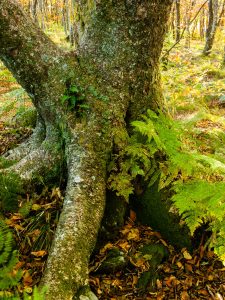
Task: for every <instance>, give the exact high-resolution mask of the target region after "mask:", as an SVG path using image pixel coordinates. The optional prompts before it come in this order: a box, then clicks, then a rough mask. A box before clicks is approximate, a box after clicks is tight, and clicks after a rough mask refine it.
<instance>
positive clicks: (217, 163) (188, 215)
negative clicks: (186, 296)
mask: <svg viewBox="0 0 225 300" xmlns="http://www.w3.org/2000/svg"><path fill="white" fill-rule="evenodd" d="M205 115H206V113H203V114H202V115H201V116H195V118H194V121H195V122H198V121H199V120H200V119H201V118H203V117H205ZM209 117H210V118H212V119H213V117H212V116H209ZM192 121H193V120H192ZM132 126H133V127H134V133H133V134H132V136H131V137H128V138H127V146H126V147H125V149H123V150H122V151H121V152H120V153H119V154H118V155H117V156H115V157H114V160H113V164H112V165H111V168H110V176H109V186H110V188H111V189H113V190H115V191H116V192H117V195H119V196H123V197H124V198H125V199H127V200H128V199H129V195H131V194H132V193H134V183H135V181H136V178H137V177H138V176H139V177H141V178H142V181H144V182H145V185H147V184H148V186H152V185H153V184H154V183H155V182H156V181H157V180H158V181H159V185H158V186H159V189H163V188H167V189H170V190H171V191H172V193H173V196H172V201H173V203H174V205H175V207H176V208H177V209H178V211H179V213H180V215H181V216H182V218H183V219H184V220H185V222H186V224H187V225H188V227H189V229H190V232H191V234H193V233H194V232H195V230H196V228H197V227H199V226H200V225H201V224H202V223H203V222H207V223H209V224H210V230H211V231H212V233H213V238H212V239H211V246H212V247H214V249H215V252H216V253H217V254H218V255H219V257H220V258H221V259H222V260H224V261H225V246H224V245H225V238H224V236H225V221H224V220H225V159H224V156H222V155H220V156H219V155H213V154H209V155H205V154H202V153H199V152H198V151H197V150H196V149H197V145H196V144H195V142H194V139H193V137H192V136H191V135H190V133H189V129H190V128H189V127H188V126H187V124H186V123H185V124H180V123H178V122H176V121H173V120H171V119H170V118H169V117H168V116H166V115H164V114H162V113H159V114H158V115H157V114H156V113H154V112H152V111H150V110H149V111H148V113H147V116H143V118H142V120H138V121H135V122H133V123H132ZM187 129H188V130H187ZM219 137H221V136H219ZM214 141H215V144H217V143H218V144H219V142H218V140H216V138H215V139H214ZM221 157H222V158H221ZM219 158H221V159H219Z"/></svg>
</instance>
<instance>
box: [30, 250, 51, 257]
mask: <svg viewBox="0 0 225 300" xmlns="http://www.w3.org/2000/svg"><path fill="white" fill-rule="evenodd" d="M47 253H48V252H47V251H46V250H40V251H35V252H31V254H32V255H34V256H36V257H43V256H45V255H46V254H47Z"/></svg>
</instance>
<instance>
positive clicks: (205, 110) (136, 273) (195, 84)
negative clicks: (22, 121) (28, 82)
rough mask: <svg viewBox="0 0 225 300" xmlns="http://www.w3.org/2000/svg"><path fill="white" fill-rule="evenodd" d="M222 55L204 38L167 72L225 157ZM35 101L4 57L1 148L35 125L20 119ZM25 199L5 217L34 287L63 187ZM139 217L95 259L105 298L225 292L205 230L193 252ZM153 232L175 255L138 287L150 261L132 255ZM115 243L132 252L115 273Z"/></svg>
mask: <svg viewBox="0 0 225 300" xmlns="http://www.w3.org/2000/svg"><path fill="white" fill-rule="evenodd" d="M220 62H221V51H220V50H217V49H216V50H215V51H213V53H212V54H211V56H210V57H203V56H201V55H200V47H199V43H198V42H196V44H195V47H194V49H192V50H190V49H184V48H179V49H176V50H173V52H172V53H171V54H170V57H169V61H168V64H167V65H164V67H163V70H162V77H163V88H164V94H165V98H166V102H167V105H168V111H169V112H170V114H171V116H172V117H174V118H175V119H179V120H183V121H188V122H189V123H191V124H192V128H193V135H194V136H195V137H196V139H197V140H198V141H199V142H198V144H197V145H198V148H199V149H198V150H199V151H201V152H203V153H210V152H212V151H217V152H218V153H219V154H218V155H220V156H221V155H224V161H225V150H224V141H221V142H220V143H218V140H215V139H214V137H215V136H216V135H217V133H218V132H221V131H224V130H225V118H224V115H225V114H224V113H225V70H223V69H220ZM27 107H31V103H30V100H29V98H28V97H27V95H26V93H25V92H24V91H23V89H22V88H21V87H20V86H19V85H18V84H17V83H16V81H15V79H13V77H12V76H11V74H10V73H9V71H8V70H6V69H5V68H4V67H3V66H2V65H0V154H3V153H5V152H6V151H7V150H8V149H10V148H12V147H14V146H16V145H17V144H18V143H20V142H21V141H22V140H24V139H25V138H26V137H27V136H28V135H29V134H30V133H31V132H32V129H31V128H30V127H24V126H20V125H18V123H17V116H19V115H21V114H22V113H23V112H24V111H26V110H27ZM11 120H13V122H12V121H11ZM19 201H20V205H19V207H20V209H19V212H16V213H7V214H6V216H5V217H6V219H7V224H8V225H9V226H10V227H11V228H12V230H13V231H14V236H15V239H16V242H17V246H18V249H19V253H20V254H19V263H18V264H17V269H19V268H22V270H23V276H22V280H21V283H20V285H19V286H18V287H17V288H18V290H19V291H20V292H22V291H25V292H26V293H28V294H30V293H32V289H33V287H34V286H35V285H36V284H37V283H38V281H39V279H40V277H41V275H42V272H43V269H44V265H45V262H46V258H47V254H48V249H49V247H50V244H51V240H52V237H53V234H54V230H55V227H56V224H57V220H58V217H59V213H60V208H61V205H62V202H63V192H61V191H60V189H59V187H52V188H47V187H44V188H43V189H42V190H39V191H31V192H30V193H28V194H26V195H23V196H21V198H20V200H19ZM135 219H136V218H135V213H134V212H133V211H131V213H130V217H129V218H128V219H127V222H126V224H125V226H124V227H123V228H122V229H121V230H120V232H119V234H118V236H117V238H116V239H115V240H113V241H109V242H108V243H107V244H106V245H105V246H104V247H103V248H102V249H101V250H100V251H99V253H98V254H96V255H95V256H94V257H93V259H92V261H91V263H90V270H91V272H90V284H91V286H92V288H93V290H94V291H95V293H96V294H97V295H98V297H99V299H100V300H125V299H136V300H141V299H157V300H161V299H168V300H173V299H174V300H175V299H181V300H189V299H212V300H222V299H225V267H223V264H222V263H221V262H220V261H219V260H218V259H217V257H216V256H215V254H214V253H213V251H212V249H209V248H208V247H207V242H206V236H205V234H204V233H203V234H202V235H201V236H199V237H198V239H197V238H196V239H197V240H196V241H195V244H196V248H195V249H194V251H193V252H191V253H190V252H188V251H187V249H181V250H177V249H174V248H173V247H172V246H171V245H169V244H168V242H167V241H166V240H164V238H163V237H162V236H161V235H160V233H159V232H156V231H154V230H153V229H151V228H149V227H146V226H141V225H139V224H137V223H136V220H135ZM152 237H154V239H155V240H156V243H158V244H163V245H164V246H166V247H167V249H168V253H169V257H168V259H167V260H166V261H164V262H163V263H162V264H161V265H160V266H159V269H158V274H159V276H158V278H156V286H155V288H153V289H147V290H145V291H142V290H140V289H138V288H137V283H138V279H139V278H140V276H141V274H143V273H144V272H145V271H146V270H147V269H148V267H149V265H148V263H147V262H146V260H144V259H143V258H140V259H137V260H135V261H134V260H133V258H132V257H133V255H134V254H135V253H137V252H138V249H139V247H140V245H142V244H144V243H145V242H146V240H148V239H150V238H152ZM113 248H119V249H120V250H121V251H122V252H124V253H126V255H127V257H128V260H129V262H128V264H127V266H126V268H125V269H123V270H122V271H116V272H114V273H113V274H102V273H99V272H98V270H99V269H100V266H101V264H102V262H103V261H104V260H105V258H106V256H107V253H108V251H109V250H110V249H113ZM131 253H132V256H131V255H130V254H131Z"/></svg>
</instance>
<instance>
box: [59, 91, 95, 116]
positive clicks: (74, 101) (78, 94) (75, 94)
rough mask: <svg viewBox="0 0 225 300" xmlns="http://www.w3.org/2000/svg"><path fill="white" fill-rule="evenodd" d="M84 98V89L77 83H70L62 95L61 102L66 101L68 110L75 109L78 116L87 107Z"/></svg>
mask: <svg viewBox="0 0 225 300" xmlns="http://www.w3.org/2000/svg"><path fill="white" fill-rule="evenodd" d="M85 99H86V96H85V93H84V89H83V88H82V87H79V86H77V85H71V86H70V87H69V89H67V91H66V93H65V94H64V95H63V97H62V99H61V102H62V104H65V103H66V104H67V107H68V109H69V110H76V112H77V114H78V115H79V116H80V115H82V114H83V113H84V111H85V110H87V109H88V108H89V106H88V104H86V103H85Z"/></svg>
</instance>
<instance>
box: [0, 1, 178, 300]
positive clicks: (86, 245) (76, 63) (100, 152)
mask: <svg viewBox="0 0 225 300" xmlns="http://www.w3.org/2000/svg"><path fill="white" fill-rule="evenodd" d="M171 4H172V0H154V1H148V0H145V1H129V0H126V1H124V0H119V1H116V2H115V1H106V0H101V1H97V2H96V1H88V0H79V1H77V2H76V16H77V20H76V24H77V37H78V47H77V51H76V54H75V53H65V52H63V51H62V50H61V49H60V48H58V47H57V46H56V45H55V44H54V43H53V42H52V41H50V40H49V39H48V38H47V36H46V35H45V34H44V33H43V32H41V30H40V29H39V28H38V27H37V26H36V25H35V24H34V22H33V21H32V20H31V19H30V18H29V17H28V16H27V15H26V14H25V13H24V11H23V10H22V8H21V7H20V6H19V4H18V3H17V1H15V0H2V1H1V2H0V58H1V60H2V61H3V62H4V63H5V65H6V66H7V67H8V68H9V69H10V70H11V71H12V73H13V74H14V76H15V77H16V79H17V80H18V82H19V83H20V84H21V85H22V86H23V87H24V88H25V90H26V91H27V92H28V94H29V95H30V97H31V99H32V101H33V103H34V105H35V107H36V108H37V111H38V115H39V118H40V120H41V122H42V123H43V124H44V125H43V126H42V129H43V130H42V135H41V137H42V138H41V139H38V143H37V144H34V143H33V140H30V141H29V142H28V143H29V145H32V147H31V150H30V151H31V152H29V153H28V152H27V151H25V152H24V147H23V146H21V147H20V148H21V149H22V150H21V149H17V150H18V151H17V150H15V151H13V153H11V154H10V155H9V158H10V157H13V155H17V156H18V157H19V159H20V160H19V162H18V164H16V165H15V166H14V167H13V170H14V171H16V170H17V172H18V173H19V174H21V176H22V177H23V178H25V179H26V180H29V178H31V177H32V176H34V174H35V173H40V172H41V173H42V174H44V175H45V174H46V172H47V170H48V171H49V172H51V171H52V169H53V168H54V167H55V166H56V165H57V164H59V163H60V160H62V159H63V158H65V160H66V164H67V173H68V174H67V178H68V182H67V188H66V196H65V200H64V206H63V211H62V213H61V216H60V220H59V224H58V227H57V231H56V233H55V238H54V241H53V245H52V248H51V251H50V254H49V257H48V262H47V267H46V270H45V273H44V277H43V280H42V285H46V286H47V287H48V292H47V296H46V299H48V300H53V299H54V300H70V299H96V298H95V296H94V295H93V294H92V293H91V292H90V290H89V288H88V261H89V257H90V255H91V253H92V251H93V248H94V246H95V242H96V238H97V234H98V230H99V227H100V223H101V219H102V216H103V214H104V207H105V198H106V180H107V164H108V162H109V159H110V155H111V153H112V151H113V149H114V144H115V143H116V141H115V140H116V137H117V136H118V135H119V134H121V132H124V134H126V131H127V129H128V130H130V128H129V127H130V125H129V124H130V121H132V120H135V119H138V118H140V115H141V114H142V113H145V112H146V111H147V109H149V108H151V109H154V110H156V109H158V108H161V109H162V108H163V97H162V93H161V88H160V76H159V70H158V60H159V56H160V53H161V49H162V44H163V39H164V34H165V31H166V25H167V20H168V16H169V11H170V7H171ZM73 85H75V86H76V87H78V88H79V89H81V88H82V91H84V94H85V104H86V105H87V106H88V107H89V108H88V110H87V111H86V112H84V113H83V115H79V113H78V112H77V109H78V108H77V107H76V106H75V108H73V109H69V107H68V105H67V104H64V105H62V101H61V99H62V96H63V94H64V93H65V92H66V90H69V89H70V87H71V86H73ZM43 132H44V134H43ZM32 138H34V137H32ZM34 140H35V141H36V139H34ZM117 140H118V138H117ZM117 147H122V144H121V145H120V143H119V144H118V142H117ZM37 162H38V168H37V167H36V166H37ZM85 287H87V288H85ZM84 296H86V297H87V298H84ZM73 297H74V298H73Z"/></svg>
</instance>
